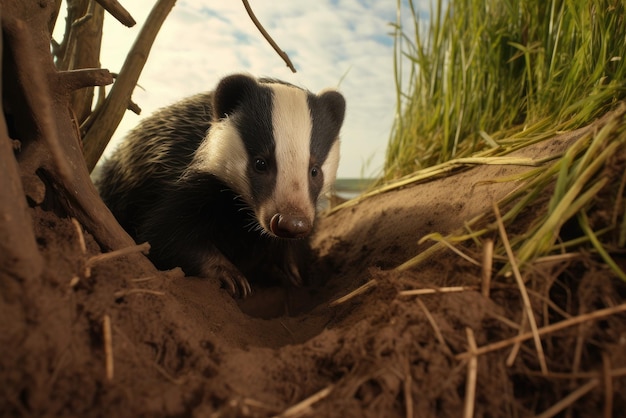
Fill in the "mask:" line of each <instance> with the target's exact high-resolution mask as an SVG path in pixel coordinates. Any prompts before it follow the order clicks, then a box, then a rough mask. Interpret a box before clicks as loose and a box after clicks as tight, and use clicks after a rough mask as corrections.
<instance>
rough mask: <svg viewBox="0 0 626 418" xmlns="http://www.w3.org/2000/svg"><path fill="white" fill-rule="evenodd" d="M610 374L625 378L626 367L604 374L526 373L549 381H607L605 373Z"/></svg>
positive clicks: (530, 371)
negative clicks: (601, 379) (594, 379)
mask: <svg viewBox="0 0 626 418" xmlns="http://www.w3.org/2000/svg"><path fill="white" fill-rule="evenodd" d="M605 372H606V373H608V374H609V376H611V377H624V376H626V367H620V368H617V369H613V370H608V371H604V370H603V371H602V373H599V372H576V373H559V372H549V373H548V374H546V375H543V374H541V373H539V372H535V371H532V370H529V371H527V372H526V374H527V375H529V376H541V377H545V378H548V379H570V380H578V379H593V378H597V379H600V378H604V379H606V377H605V375H604V373H605Z"/></svg>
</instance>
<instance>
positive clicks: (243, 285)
mask: <svg viewBox="0 0 626 418" xmlns="http://www.w3.org/2000/svg"><path fill="white" fill-rule="evenodd" d="M219 279H220V283H221V284H222V287H224V288H225V289H226V291H227V292H228V293H229V294H230V295H231V296H232V297H234V298H241V299H245V298H247V297H248V296H250V295H251V294H252V288H251V287H250V283H248V280H247V279H246V278H245V277H243V276H242V275H241V274H238V275H237V277H233V276H231V275H222V276H221V277H220V278H219Z"/></svg>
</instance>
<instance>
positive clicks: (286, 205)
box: [191, 75, 345, 238]
mask: <svg viewBox="0 0 626 418" xmlns="http://www.w3.org/2000/svg"><path fill="white" fill-rule="evenodd" d="M212 111H213V115H212V117H213V122H212V124H211V128H210V130H209V132H208V135H207V137H206V139H205V140H204V141H203V142H202V144H201V145H200V147H199V148H198V150H197V151H196V154H195V156H194V160H193V162H192V165H191V167H192V169H194V170H199V171H206V172H209V173H211V174H212V175H214V176H216V177H217V178H219V179H220V180H221V181H222V182H223V183H224V184H226V185H227V186H228V187H229V188H230V189H231V190H233V191H234V192H235V193H236V194H237V195H238V196H239V197H240V198H241V199H242V200H243V201H244V202H245V203H246V205H247V206H248V207H249V208H250V209H251V210H252V211H253V212H254V216H255V218H256V221H257V222H258V225H259V226H260V227H261V229H262V231H263V232H266V233H268V234H270V235H272V236H275V237H280V238H301V237H304V236H306V235H308V234H309V233H310V232H311V230H312V228H313V223H314V220H315V212H316V206H317V199H318V197H319V196H320V194H323V193H325V192H327V191H328V190H329V189H330V187H331V185H332V184H333V183H334V181H335V176H336V173H337V166H338V164H339V130H340V128H341V125H342V123H343V119H344V114H345V100H344V98H343V96H342V95H341V94H340V93H338V92H337V91H334V90H328V91H324V92H321V93H320V94H313V93H311V92H308V91H306V90H303V89H301V88H298V87H295V86H293V85H290V84H286V83H282V82H279V81H276V80H268V79H262V80H256V79H254V78H251V77H249V76H246V75H233V76H229V77H226V78H224V79H223V80H222V81H221V82H220V83H219V85H218V86H217V89H216V90H215V92H214V94H213V106H212Z"/></svg>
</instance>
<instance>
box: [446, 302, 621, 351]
mask: <svg viewBox="0 0 626 418" xmlns="http://www.w3.org/2000/svg"><path fill="white" fill-rule="evenodd" d="M619 312H626V303H623V304H621V305H617V306H613V307H611V308H605V309H599V310H597V311H594V312H590V313H588V314H585V315H580V316H576V317H573V318H569V319H566V320H564V321H560V322H557V323H555V324H551V325H548V326H545V327H543V328H539V329H538V330H537V334H538V335H545V334H550V333H552V332H555V331H559V330H562V329H564V328H569V327H571V326H574V325H578V324H580V323H582V322H585V321H591V320H593V319H598V318H604V317H605V316H610V315H614V314H616V313H619ZM533 336H534V334H533V332H526V333H524V334H521V335H517V336H515V337H511V338H507V339H506V340H502V341H498V342H495V343H492V344H488V345H486V346H483V347H480V348H478V349H477V350H476V354H477V355H481V354H485V353H489V352H491V351H496V350H500V349H502V348H505V347H508V346H510V345H512V344H514V343H516V342H517V341H526V340H529V339H531V338H533ZM470 355H471V354H470V353H469V352H465V353H460V354H457V355H456V359H457V360H463V359H467V358H469V357H470Z"/></svg>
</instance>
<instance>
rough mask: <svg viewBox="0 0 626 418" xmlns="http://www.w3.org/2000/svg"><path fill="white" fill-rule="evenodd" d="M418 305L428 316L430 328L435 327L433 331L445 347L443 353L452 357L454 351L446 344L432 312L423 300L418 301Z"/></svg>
mask: <svg viewBox="0 0 626 418" xmlns="http://www.w3.org/2000/svg"><path fill="white" fill-rule="evenodd" d="M417 304H418V305H419V306H420V308H422V311H423V312H424V315H426V319H427V320H428V322H429V323H430V326H431V327H433V330H434V331H435V336H436V337H437V340H438V341H439V344H441V346H442V347H443V351H445V352H446V354H448V355H449V356H452V355H453V354H452V351H451V350H450V347H448V344H446V340H445V339H444V338H443V334H442V333H441V330H440V329H439V326H438V325H437V323H436V322H435V318H433V316H432V315H431V314H430V311H429V310H428V308H427V307H426V305H424V302H422V301H421V299H419V298H418V299H417Z"/></svg>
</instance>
